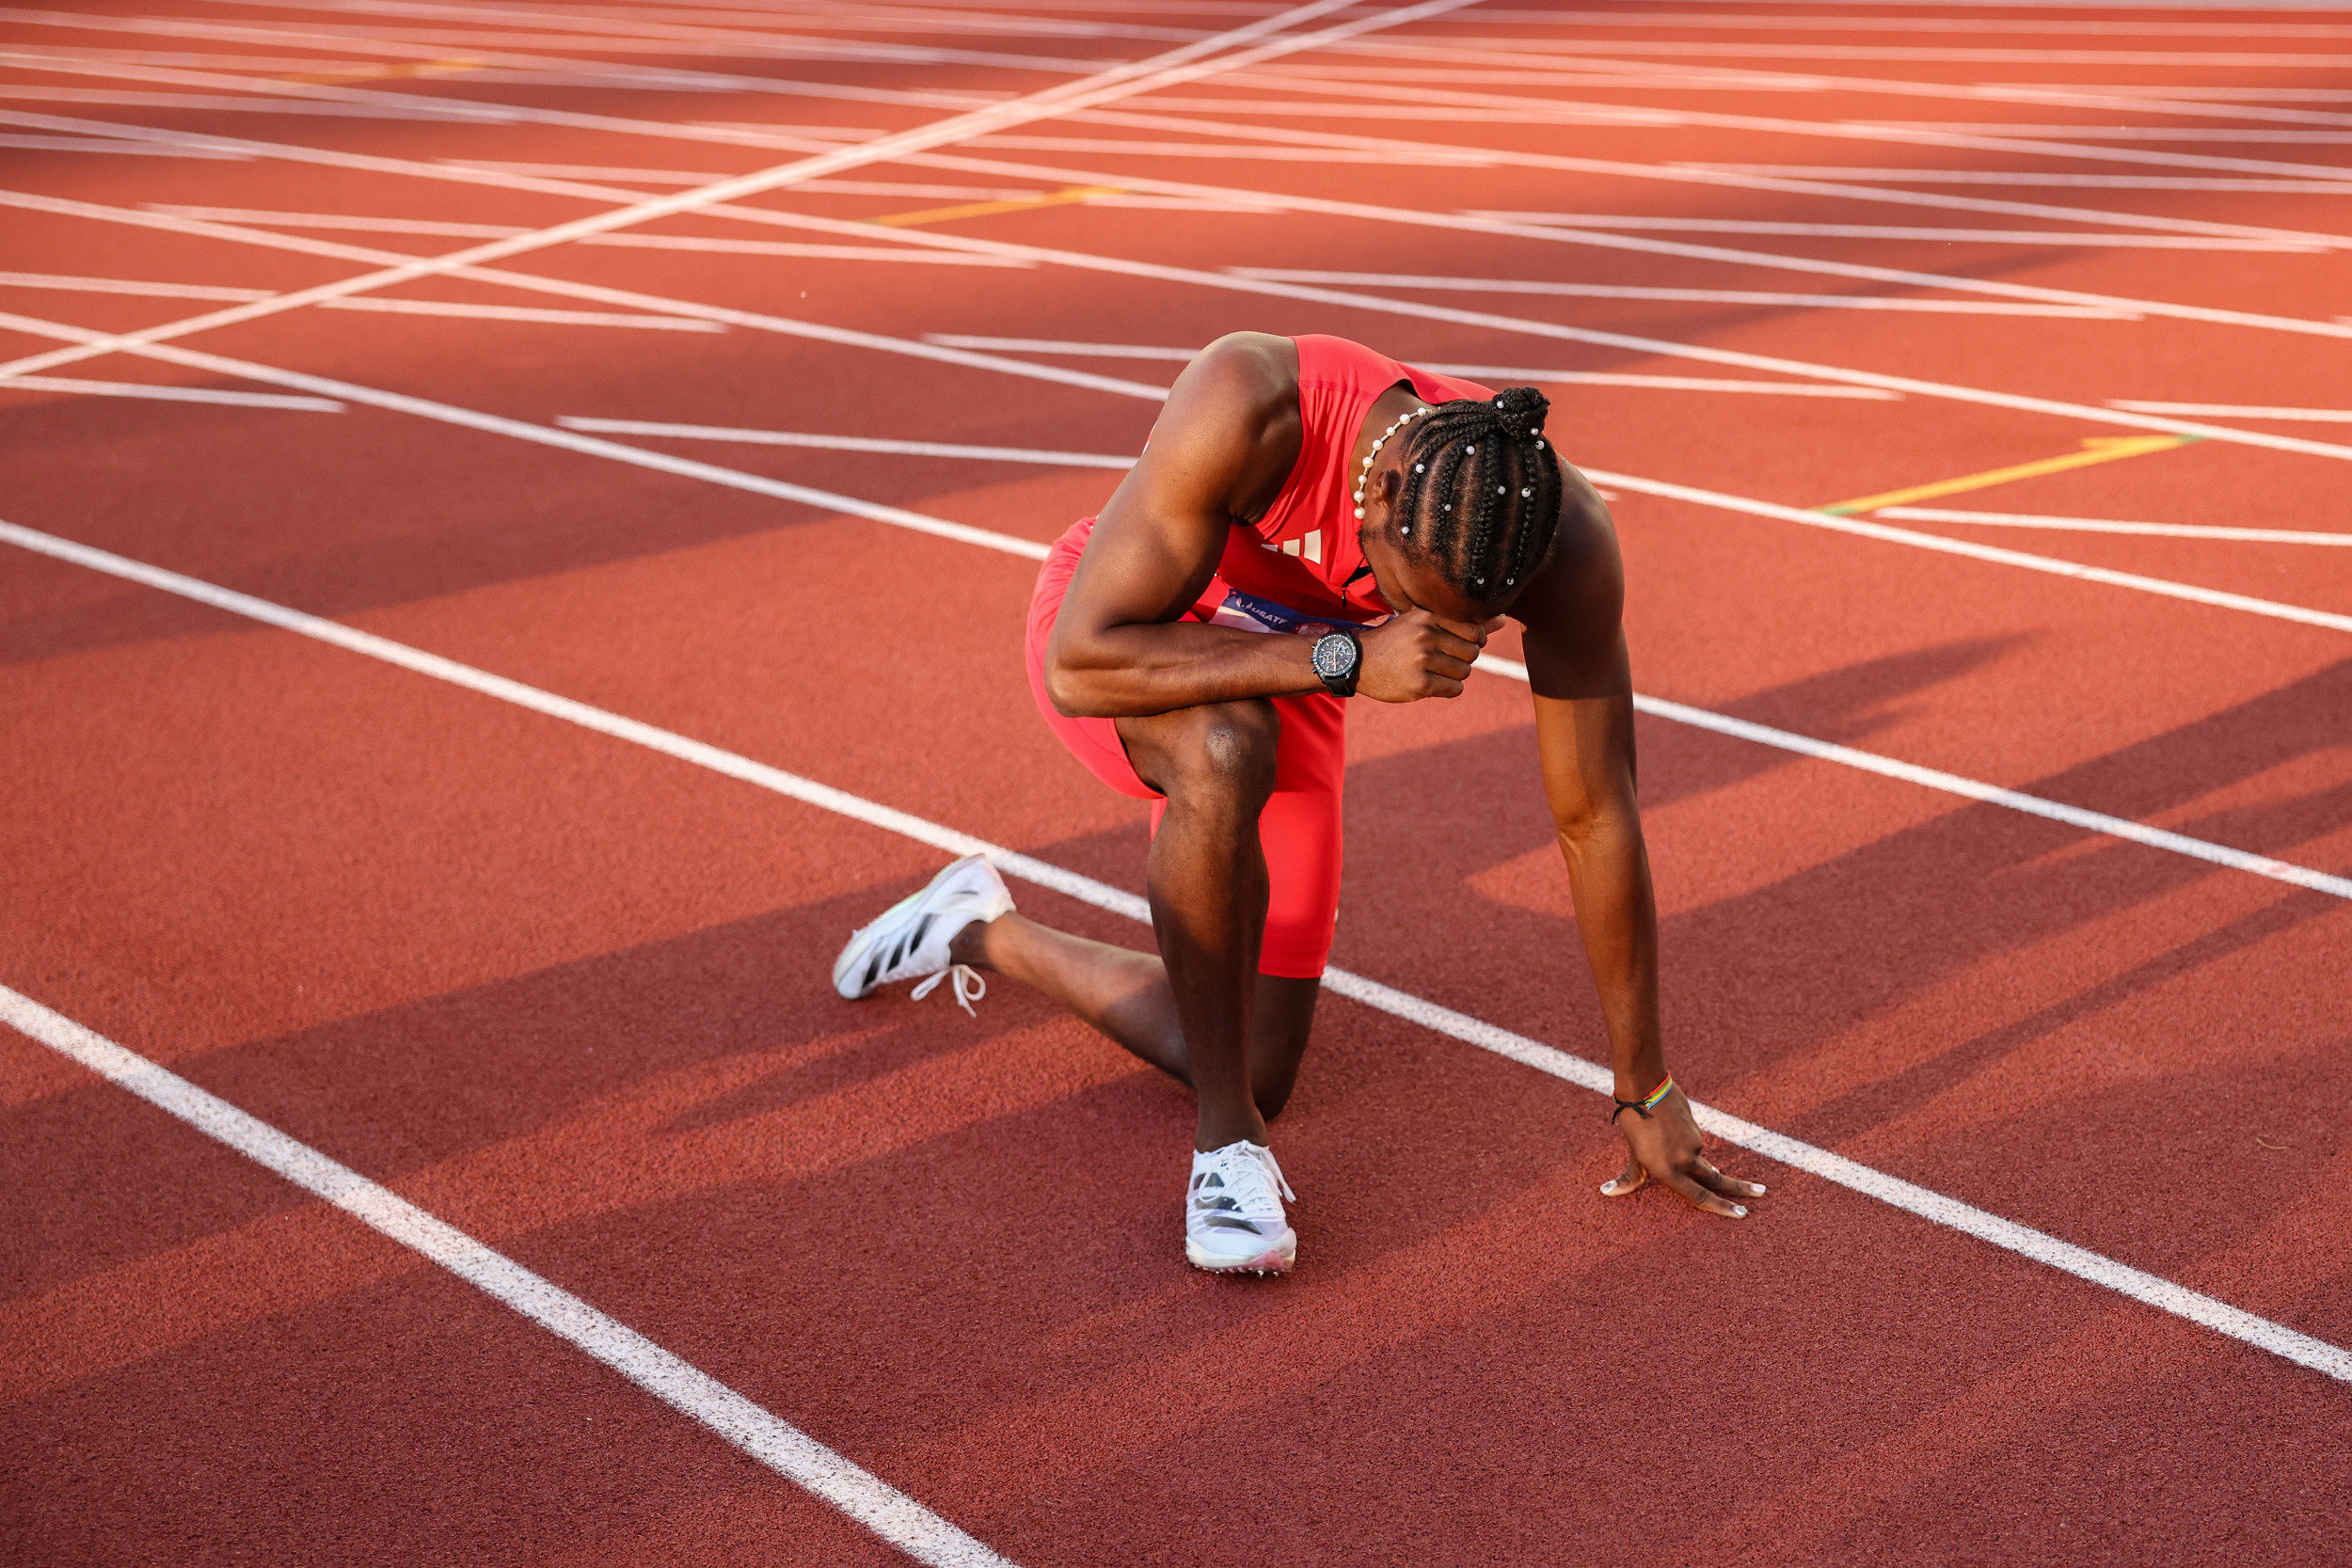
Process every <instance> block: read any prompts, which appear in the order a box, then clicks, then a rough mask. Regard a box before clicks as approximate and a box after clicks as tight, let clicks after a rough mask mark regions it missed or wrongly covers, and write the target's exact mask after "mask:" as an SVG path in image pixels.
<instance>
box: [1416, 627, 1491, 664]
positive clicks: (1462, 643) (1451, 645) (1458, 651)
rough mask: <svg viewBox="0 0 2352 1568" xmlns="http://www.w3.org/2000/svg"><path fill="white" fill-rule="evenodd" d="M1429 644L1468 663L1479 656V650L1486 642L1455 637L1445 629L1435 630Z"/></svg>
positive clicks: (1439, 651)
mask: <svg viewBox="0 0 2352 1568" xmlns="http://www.w3.org/2000/svg"><path fill="white" fill-rule="evenodd" d="M1428 646H1429V647H1431V648H1433V649H1435V650H1436V651H1437V652H1438V653H1441V654H1450V655H1452V656H1453V657H1455V658H1458V659H1460V660H1461V661H1462V662H1463V663H1465V664H1468V663H1470V661H1471V660H1472V659H1475V658H1476V657H1478V654H1479V650H1480V649H1481V648H1482V647H1484V646H1485V644H1484V643H1481V642H1472V641H1469V640H1468V639H1466V638H1460V637H1454V636H1452V635H1450V634H1449V633H1446V632H1443V631H1433V632H1432V633H1431V634H1430V637H1429V642H1428Z"/></svg>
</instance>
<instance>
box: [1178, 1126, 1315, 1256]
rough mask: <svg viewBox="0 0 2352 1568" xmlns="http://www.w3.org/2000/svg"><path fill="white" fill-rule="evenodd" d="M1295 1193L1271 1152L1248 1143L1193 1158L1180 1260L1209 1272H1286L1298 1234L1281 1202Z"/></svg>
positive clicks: (1291, 1197)
mask: <svg viewBox="0 0 2352 1568" xmlns="http://www.w3.org/2000/svg"><path fill="white" fill-rule="evenodd" d="M1286 1197H1287V1198H1289V1199H1290V1200H1291V1201H1293V1202H1294V1203H1295V1202H1296V1201H1297V1200H1298V1195H1297V1194H1296V1193H1295V1192H1292V1191H1291V1184H1290V1183H1289V1182H1287V1181H1285V1180H1282V1167H1281V1166H1279V1165H1278V1164H1275V1163H1274V1150H1272V1149H1270V1148H1266V1147H1265V1146H1264V1145H1263V1144H1253V1143H1251V1142H1249V1141H1248V1139H1243V1140H1241V1141H1240V1142H1238V1143H1230V1144H1227V1145H1226V1146H1225V1147H1224V1148H1215V1149H1211V1150H1210V1151H1209V1152H1208V1153H1206V1154H1200V1153H1195V1154H1194V1155H1193V1157H1192V1184H1191V1185H1190V1187H1188V1188H1187V1189H1186V1190H1185V1193H1184V1257H1185V1259H1186V1260H1188V1261H1189V1262H1190V1263H1191V1264H1192V1266H1193V1267H1194V1268H1196V1269H1206V1270H1208V1271H1209V1272H1210V1273H1211V1274H1245V1273H1247V1274H1288V1273H1289V1272H1290V1266H1291V1264H1292V1263H1293V1262H1295V1261H1296V1259H1297V1258H1298V1233H1297V1232H1296V1231H1295V1230H1293V1229H1292V1228H1291V1227H1290V1221H1289V1220H1287V1219H1285V1218H1284V1217H1283V1214H1282V1199H1284V1198H1286Z"/></svg>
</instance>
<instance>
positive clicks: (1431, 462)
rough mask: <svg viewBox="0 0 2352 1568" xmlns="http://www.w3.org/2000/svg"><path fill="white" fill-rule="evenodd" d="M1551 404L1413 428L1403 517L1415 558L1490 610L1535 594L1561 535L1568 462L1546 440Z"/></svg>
mask: <svg viewBox="0 0 2352 1568" xmlns="http://www.w3.org/2000/svg"><path fill="white" fill-rule="evenodd" d="M1550 407H1551V404H1550V401H1549V399H1547V398H1546V397H1545V396H1544V394H1543V393H1541V392H1539V391H1537V390H1536V389H1535V388H1533V387H1505V388H1503V389H1502V391H1500V392H1497V393H1496V394H1495V395H1494V397H1493V398H1492V399H1491V400H1490V401H1487V402H1483V403H1482V402H1480V401H1478V400H1477V399H1475V398H1459V399H1456V400H1455V401H1454V402H1452V403H1442V404H1438V406H1437V407H1436V408H1434V409H1432V410H1430V411H1429V412H1428V413H1427V414H1425V415H1423V416H1422V418H1420V419H1418V420H1414V421H1413V423H1412V425H1411V426H1410V427H1409V431H1408V435H1407V437H1406V448H1405V453H1404V469H1405V487H1404V489H1403V490H1401V491H1400V492H1399V493H1398V495H1397V499H1396V505H1395V512H1394V515H1395V518H1396V528H1397V532H1398V534H1399V535H1400V541H1399V542H1400V544H1401V545H1402V546H1404V548H1405V550H1406V553H1407V554H1408V555H1411V556H1414V557H1417V558H1419V559H1421V560H1423V561H1426V562H1430V563H1431V564H1432V565H1434V566H1435V567H1437V569H1438V575H1440V576H1441V577H1443V578H1445V580H1446V582H1447V583H1448V584H1449V585H1450V586H1452V587H1453V588H1454V591H1455V592H1457V593H1459V594H1461V595H1462V596H1463V597H1464V598H1466V599H1468V600H1470V602H1471V603H1473V604H1490V603H1493V602H1494V601H1496V600H1498V599H1504V598H1508V597H1510V596H1511V595H1512V594H1516V593H1517V592H1518V590H1519V589H1521V588H1523V587H1525V586H1526V585H1527V580H1528V578H1530V577H1532V576H1533V575H1534V572H1535V570H1536V568H1537V567H1539V566H1541V565H1542V564H1543V563H1544V556H1545V554H1546V553H1547V552H1548V551H1549V550H1550V548H1551V540H1552V535H1553V534H1554V532H1556V531H1557V530H1558V529H1559V526H1560V502H1561V489H1562V481H1561V477H1560V460H1559V457H1558V454H1557V453H1555V452H1553V451H1552V450H1551V444H1550V443H1549V441H1546V440H1545V439H1544V438H1543V429H1544V416H1545V414H1546V413H1548V412H1549V410H1550Z"/></svg>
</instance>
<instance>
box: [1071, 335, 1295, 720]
mask: <svg viewBox="0 0 2352 1568" xmlns="http://www.w3.org/2000/svg"><path fill="white" fill-rule="evenodd" d="M1285 352H1289V353H1294V354H1295V350H1293V349H1291V348H1290V345H1289V344H1288V341H1286V340H1281V339H1271V340H1269V339H1262V338H1258V337H1256V336H1255V335H1240V336H1237V337H1236V338H1233V339H1225V340H1220V341H1218V342H1217V343H1216V344H1213V345H1211V346H1210V347H1209V348H1208V349H1207V350H1205V351H1204V352H1203V353H1202V354H1201V355H1200V357H1199V358H1197V359H1195V360H1194V361H1193V362H1192V363H1191V364H1190V365H1188V366H1186V367H1185V369H1184V374H1182V375H1181V376H1179V377H1177V380H1176V385H1175V386H1174V387H1172V388H1169V390H1168V407H1167V410H1166V412H1165V413H1163V414H1162V416H1161V418H1160V421H1159V424H1158V425H1157V426H1156V427H1155V429H1154V430H1153V432H1152V440H1151V442H1150V444H1149V445H1147V446H1146V447H1145V448H1144V451H1143V455H1142V457H1140V458H1139V459H1137V460H1136V466H1135V467H1133V468H1132V469H1130V470H1129V471H1128V474H1127V477H1126V478H1125V479H1124V480H1123V481H1121V482H1120V486H1119V488H1118V490H1117V491H1116V492H1114V493H1113V494H1112V496H1111V499H1110V501H1109V503H1108V504H1107V505H1105V506H1104V508H1103V515H1102V520H1101V521H1100V522H1098V523H1097V524H1096V525H1095V529H1094V536H1093V538H1092V539H1090V540H1089V542H1088V545H1087V549H1086V554H1085V555H1084V556H1083V557H1082V558H1081V559H1080V561H1079V562H1078V569H1077V572H1076V573H1075V575H1074V576H1073V578H1071V582H1070V591H1069V593H1068V594H1066V595H1065V596H1064V598H1063V600H1062V607H1061V612H1060V614H1059V616H1058V617H1057V619H1056V621H1055V624H1054V635H1053V639H1052V641H1050V642H1049V643H1048V644H1047V647H1046V652H1045V684H1046V692H1047V695H1049V696H1050V697H1051V698H1052V699H1053V702H1054V705H1055V706H1056V707H1057V708H1058V709H1059V710H1061V711H1062V712H1063V713H1066V714H1071V715H1082V716H1087V717H1104V718H1126V717H1133V716H1137V715H1143V714H1152V713H1168V712H1170V711H1173V710H1175V709H1177V708H1185V707H1196V706H1199V705H1202V704H1205V703H1221V702H1233V701H1238V700H1240V699H1243V698H1248V697H1288V696H1295V695H1297V694H1299V693H1301V692H1308V691H1319V690H1321V689H1323V683H1322V682H1321V681H1320V680H1318V679H1317V678H1316V676H1315V673H1314V666H1313V664H1312V662H1311V657H1310V649H1309V645H1308V642H1307V640H1306V639H1304V638H1297V637H1276V636H1267V635H1264V634H1262V633H1258V632H1249V631H1242V630H1238V629H1235V628H1233V627H1231V626H1204V625H1202V624H1200V623H1199V622H1187V621H1181V620H1179V617H1181V616H1182V615H1183V614H1184V611H1186V610H1189V609H1191V608H1192V606H1193V605H1194V603H1195V602H1197V601H1198V599H1199V598H1200V593H1201V591H1202V590H1203V589H1204V588H1205V587H1207V585H1208V581H1209V578H1211V577H1213V576H1215V575H1216V565H1217V562H1218V561H1219V560H1220V559H1221V558H1222V557H1223V555H1224V553H1225V543H1226V537H1227V535H1228V533H1229V532H1230V531H1232V526H1233V524H1234V523H1235V522H1236V521H1237V520H1239V514H1240V513H1241V512H1242V511H1243V510H1245V509H1246V508H1247V507H1248V506H1249V505H1250V504H1251V502H1252V500H1253V499H1255V498H1256V497H1259V496H1263V495H1267V494H1270V493H1271V492H1270V489H1269V485H1271V486H1273V487H1279V484H1280V483H1281V482H1282V480H1283V479H1284V478H1285V477H1287V475H1288V474H1289V471H1290V465H1291V463H1292V462H1293V461H1294V460H1295V457H1296V454H1297V450H1298V431H1297V421H1298V409H1297V397H1296V392H1295V365H1294V366H1292V367H1290V368H1289V369H1287V370H1286V369H1285V368H1284V367H1283V366H1282V365H1281V364H1279V362H1278V358H1279V356H1280V355H1281V354H1283V353H1285Z"/></svg>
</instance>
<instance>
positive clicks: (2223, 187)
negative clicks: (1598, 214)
mask: <svg viewBox="0 0 2352 1568" xmlns="http://www.w3.org/2000/svg"><path fill="white" fill-rule="evenodd" d="M1676 167H1678V168H1699V169H1713V170H1717V171H1719V172H1722V173H1725V174H1760V175H1777V176H1781V177H1784V178H1787V179H1790V180H1889V181H1894V182H1897V183H1909V184H1914V185H2004V186H2027V185H2049V186H2061V187H2065V188H2068V189H2081V190H2100V191H2249V192H2262V193H2265V194H2268V195H2273V196H2352V172H2348V173H2347V175H2346V178H2345V180H2344V182H2340V183H2339V182H2329V181H2324V180H2248V179H2239V178H2236V177H2233V176H2229V175H2216V176H2212V177H2199V176H2196V175H2174V174H2039V173H2029V172H2027V171H2026V170H2023V169H2000V168H1981V169H1979V168H1848V167H1843V166H1838V165H1836V164H1678V165H1676Z"/></svg>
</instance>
